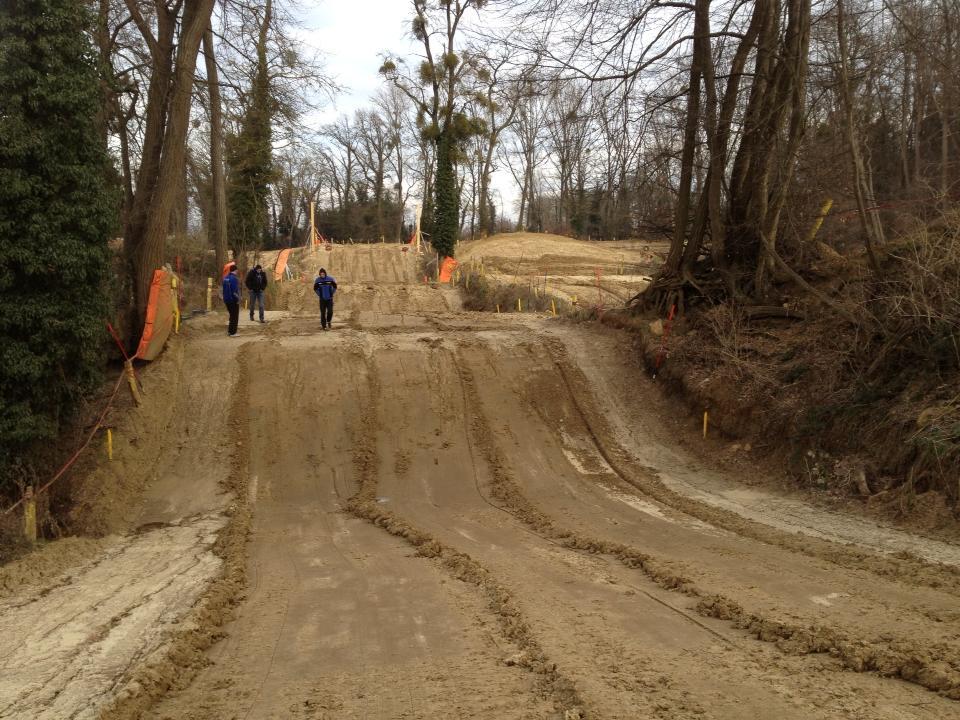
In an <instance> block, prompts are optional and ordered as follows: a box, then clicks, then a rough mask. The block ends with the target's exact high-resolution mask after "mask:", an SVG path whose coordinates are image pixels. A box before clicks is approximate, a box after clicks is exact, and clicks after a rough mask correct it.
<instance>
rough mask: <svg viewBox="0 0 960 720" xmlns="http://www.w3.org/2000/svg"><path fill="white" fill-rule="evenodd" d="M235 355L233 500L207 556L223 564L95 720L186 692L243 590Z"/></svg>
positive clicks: (244, 500)
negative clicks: (152, 655)
mask: <svg viewBox="0 0 960 720" xmlns="http://www.w3.org/2000/svg"><path fill="white" fill-rule="evenodd" d="M238 350H239V352H238V353H237V364H238V372H237V380H236V383H235V385H234V387H233V388H232V389H231V393H232V395H231V397H232V398H233V400H232V402H231V406H230V418H231V419H230V425H231V427H232V429H233V438H234V439H235V443H236V446H235V447H236V449H235V451H234V453H233V457H232V460H231V468H230V474H229V477H228V480H227V482H226V483H224V488H223V489H224V490H225V491H227V492H229V493H231V494H232V495H233V502H232V503H231V504H230V506H229V508H228V509H227V511H226V512H227V515H228V520H227V524H226V525H225V526H224V527H223V528H222V529H221V530H220V531H219V533H218V536H217V540H216V542H215V543H214V545H213V552H214V553H215V554H216V555H217V556H218V557H220V558H221V559H222V560H223V567H222V570H221V573H220V575H219V577H217V578H215V579H213V580H212V581H211V583H210V585H209V587H208V588H207V590H206V591H204V593H203V595H202V596H201V597H200V599H199V600H198V601H197V603H196V604H195V605H194V607H193V609H192V610H191V611H190V612H189V613H188V614H187V615H186V616H184V617H183V618H181V619H180V620H179V624H180V625H181V626H183V627H184V628H185V629H183V630H178V631H177V632H176V633H174V634H173V635H172V636H171V637H170V638H169V640H168V641H167V643H166V644H165V646H164V647H162V648H161V649H160V651H159V652H158V653H155V655H160V657H157V658H156V659H153V660H147V662H146V663H144V664H142V665H141V664H133V665H131V667H135V669H134V670H133V671H132V672H131V674H130V675H129V676H127V677H124V678H121V679H120V680H118V681H117V683H116V684H115V687H117V688H118V691H117V695H116V697H115V698H114V699H113V700H112V701H111V702H110V704H109V705H107V706H106V707H105V708H104V709H103V710H101V711H100V713H99V715H98V718H99V720H135V719H136V718H140V717H141V716H142V715H143V714H144V713H145V712H146V711H147V710H148V709H149V708H150V707H151V706H152V705H153V704H154V703H155V702H156V701H157V700H159V699H160V698H162V697H163V696H164V695H166V694H167V693H169V692H170V691H172V690H179V689H182V688H185V687H187V686H188V685H189V684H190V682H191V681H192V680H193V678H194V677H195V676H196V674H197V673H198V672H199V671H200V670H201V669H202V668H204V667H206V666H207V665H209V664H210V660H209V659H208V658H207V657H206V655H205V654H204V653H205V651H206V650H207V649H208V648H210V647H211V646H212V645H213V644H214V643H215V642H216V641H218V640H220V639H221V638H222V637H223V633H222V631H221V628H222V626H223V625H224V624H226V623H227V622H228V621H229V620H231V619H232V618H233V616H234V609H235V607H236V605H237V603H238V602H239V601H240V599H241V594H242V591H243V589H244V587H245V586H246V582H247V572H246V545H247V539H248V537H249V534H250V525H251V519H252V513H251V508H250V504H249V498H248V494H247V482H248V479H247V475H248V464H249V447H250V445H249V441H248V435H249V426H248V422H247V412H248V408H247V405H246V403H247V397H248V395H249V392H248V387H249V382H250V372H249V367H248V363H247V353H245V352H244V348H243V346H241V347H240V348H238Z"/></svg>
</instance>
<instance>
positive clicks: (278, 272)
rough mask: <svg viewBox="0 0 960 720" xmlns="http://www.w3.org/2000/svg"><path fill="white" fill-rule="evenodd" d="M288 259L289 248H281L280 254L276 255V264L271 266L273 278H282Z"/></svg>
mask: <svg viewBox="0 0 960 720" xmlns="http://www.w3.org/2000/svg"><path fill="white" fill-rule="evenodd" d="M289 259H290V248H287V249H286V250H281V251H280V254H279V255H277V264H276V266H275V267H274V268H273V279H274V280H280V279H281V278H283V272H284V270H286V269H287V261H288V260H289Z"/></svg>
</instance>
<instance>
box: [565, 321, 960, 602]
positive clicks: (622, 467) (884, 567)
mask: <svg viewBox="0 0 960 720" xmlns="http://www.w3.org/2000/svg"><path fill="white" fill-rule="evenodd" d="M546 343H547V345H548V347H549V349H550V352H551V354H552V355H553V357H554V362H555V364H556V367H557V370H558V372H559V373H560V376H561V378H562V379H563V382H564V384H565V385H566V388H567V392H568V394H569V396H570V398H571V403H572V404H573V407H574V408H575V409H576V411H577V413H578V414H579V415H580V418H581V420H582V421H583V424H584V427H585V428H586V430H587V432H588V433H589V435H590V437H591V439H592V440H593V443H594V445H595V446H596V448H597V450H598V452H599V453H600V455H601V457H603V459H604V460H606V462H607V464H608V465H610V467H611V468H612V469H613V471H614V472H615V473H616V474H617V475H618V476H619V477H620V478H621V479H622V480H623V481H624V482H625V483H627V484H628V485H630V486H632V487H634V488H636V489H637V490H639V491H641V492H642V493H644V494H645V495H647V496H649V497H651V498H653V499H655V500H657V501H659V502H662V503H663V504H665V505H668V506H670V507H672V508H673V509H675V510H678V511H680V512H682V513H684V514H686V515H689V516H691V517H695V518H697V519H698V520H702V521H704V522H707V523H710V524H711V525H715V526H716V527H720V528H723V529H724V530H729V531H730V532H733V533H735V534H737V535H740V536H742V537H747V538H750V539H752V540H757V541H759V542H762V543H764V544H767V545H772V546H776V547H782V548H784V549H787V550H790V551H791V552H796V553H800V554H803V555H807V556H809V557H814V558H817V559H819V560H826V561H828V562H831V563H833V564H835V565H839V566H840V567H843V568H847V569H853V570H868V571H869V572H872V573H874V574H875V575H878V576H880V577H884V578H893V579H896V580H899V581H902V582H905V583H907V584H908V585H911V586H915V585H924V586H926V587H930V588H933V589H935V590H939V591H941V592H949V593H950V594H953V595H957V596H960V570H957V569H955V568H951V567H949V566H946V565H940V564H936V563H931V562H927V561H925V560H923V559H921V558H917V557H913V556H909V557H903V556H899V555H898V556H894V557H883V556H882V555H878V554H876V553H873V552H870V551H869V550H864V549H854V548H851V547H846V546H843V545H839V544H836V543H832V542H830V541H829V540H823V539H820V538H816V537H811V536H807V535H804V536H803V537H802V538H799V537H795V536H794V535H791V534H790V533H786V532H783V531H781V530H777V529H776V528H773V527H770V526H769V525H764V524H762V523H759V522H756V521H754V520H749V519H747V518H744V517H742V516H740V515H737V514H736V513H735V512H732V511H730V510H726V509H723V508H718V507H713V506H711V505H709V504H707V503H704V502H701V501H700V500H695V499H693V498H691V497H688V496H686V495H684V494H682V493H679V492H677V491H675V490H672V489H670V488H668V487H667V486H666V485H664V484H663V483H662V482H661V481H660V480H659V478H657V476H656V471H655V470H652V469H650V468H628V467H627V466H628V465H631V464H632V463H631V460H630V458H629V455H628V453H626V452H625V451H624V450H623V448H621V447H619V445H618V444H617V443H616V442H615V441H611V440H610V438H612V437H613V433H612V432H611V430H610V428H609V426H608V424H607V421H606V419H605V418H604V417H603V414H602V413H600V412H598V410H597V408H596V407H594V405H593V399H592V395H591V394H590V392H589V383H588V382H587V380H586V378H584V377H583V373H582V371H580V370H579V368H577V367H575V366H574V365H573V363H571V362H570V360H569V359H568V357H567V353H566V349H565V348H564V347H563V346H562V344H560V343H558V342H556V341H554V340H550V341H546Z"/></svg>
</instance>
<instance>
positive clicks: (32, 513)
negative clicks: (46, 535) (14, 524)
mask: <svg viewBox="0 0 960 720" xmlns="http://www.w3.org/2000/svg"><path fill="white" fill-rule="evenodd" d="M23 537H24V538H25V539H26V541H27V542H28V543H30V544H31V545H33V544H35V543H36V542H37V500H36V498H35V497H34V496H33V485H27V489H26V490H25V491H24V493H23Z"/></svg>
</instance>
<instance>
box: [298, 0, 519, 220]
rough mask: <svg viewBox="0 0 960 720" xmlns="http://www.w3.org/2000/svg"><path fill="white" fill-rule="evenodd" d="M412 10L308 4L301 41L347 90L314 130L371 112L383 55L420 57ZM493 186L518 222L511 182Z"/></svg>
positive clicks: (363, 1) (366, 3) (354, 1)
mask: <svg viewBox="0 0 960 720" xmlns="http://www.w3.org/2000/svg"><path fill="white" fill-rule="evenodd" d="M412 5H413V3H412V2H410V0H304V2H303V4H302V5H301V6H300V13H299V14H300V16H301V18H302V22H303V29H302V30H301V32H300V33H299V35H300V36H301V38H302V39H303V41H304V42H305V43H306V44H308V45H309V46H310V47H313V48H316V49H318V50H320V51H321V52H322V53H323V54H324V56H325V62H326V67H327V72H328V73H329V74H330V75H331V76H332V77H333V78H334V79H335V80H336V82H337V83H338V84H340V85H341V86H343V87H344V92H342V93H340V95H338V96H337V97H336V98H335V99H334V101H333V102H331V103H326V104H324V106H323V107H322V108H321V109H320V111H319V113H317V115H316V116H315V118H316V119H315V121H314V119H311V121H310V122H311V125H313V124H314V122H315V123H316V125H315V127H319V126H320V125H323V124H326V123H330V122H333V121H334V120H335V119H336V118H337V116H339V115H341V114H345V115H353V113H354V111H355V110H357V109H359V108H363V107H366V106H368V105H369V101H370V98H371V96H373V95H374V94H375V93H376V91H377V90H378V88H379V87H380V86H381V83H382V79H381V77H380V75H379V74H378V72H377V71H378V70H379V68H380V65H381V63H382V56H383V55H385V54H389V55H395V56H400V57H405V58H410V57H412V56H413V55H414V54H416V47H415V46H414V45H413V41H412V39H411V38H410V36H409V33H408V32H407V31H408V29H409V27H410V20H411V18H412ZM492 185H493V191H494V202H495V203H496V204H497V206H498V210H499V209H500V207H501V206H502V204H503V202H506V203H507V207H506V208H503V212H504V213H505V214H506V215H508V216H514V215H515V214H516V211H515V209H514V207H513V203H514V201H515V200H516V199H517V198H518V197H519V192H518V191H517V189H516V187H515V185H516V184H515V183H514V181H513V178H512V176H511V175H510V174H509V172H506V171H505V170H500V171H498V172H496V173H494V177H493V179H492ZM497 193H499V197H498V196H497Z"/></svg>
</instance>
